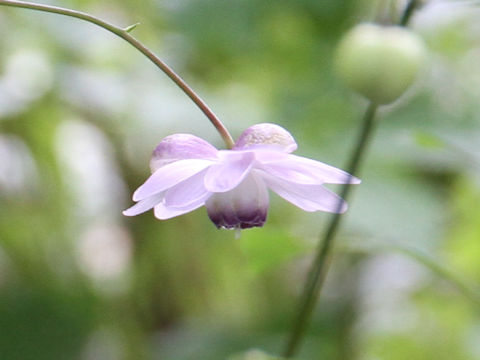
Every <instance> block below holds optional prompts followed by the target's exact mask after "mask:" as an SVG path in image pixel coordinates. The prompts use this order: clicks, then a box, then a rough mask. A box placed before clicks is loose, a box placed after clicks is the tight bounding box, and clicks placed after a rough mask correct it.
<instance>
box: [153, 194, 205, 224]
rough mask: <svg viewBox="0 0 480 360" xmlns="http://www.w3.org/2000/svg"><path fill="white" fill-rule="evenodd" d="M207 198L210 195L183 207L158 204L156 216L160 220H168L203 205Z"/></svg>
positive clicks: (155, 210)
mask: <svg viewBox="0 0 480 360" xmlns="http://www.w3.org/2000/svg"><path fill="white" fill-rule="evenodd" d="M206 198H208V196H205V198H200V199H197V200H195V201H194V202H191V203H190V204H189V205H188V206H185V207H182V208H175V207H167V206H165V204H163V203H161V204H158V205H156V206H155V209H154V214H155V217H156V218H157V219H160V220H166V219H171V218H173V217H175V216H179V215H183V214H186V213H189V212H191V211H193V210H196V209H198V208H199V207H201V206H203V205H204V204H205V200H206Z"/></svg>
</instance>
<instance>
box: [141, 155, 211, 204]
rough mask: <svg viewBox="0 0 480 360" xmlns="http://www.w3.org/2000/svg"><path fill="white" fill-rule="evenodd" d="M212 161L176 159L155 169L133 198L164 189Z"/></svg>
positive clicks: (198, 170)
mask: <svg viewBox="0 0 480 360" xmlns="http://www.w3.org/2000/svg"><path fill="white" fill-rule="evenodd" d="M213 163H214V162H213V161H210V160H202V159H186V160H178V161H175V162H173V163H170V164H167V165H165V166H163V167H161V168H160V169H158V170H157V171H155V172H154V173H153V174H152V175H151V176H150V177H149V178H148V179H147V181H145V183H144V184H143V185H142V186H140V187H139V188H138V189H137V190H136V191H135V193H134V194H133V200H134V201H138V200H142V199H145V198H146V197H149V196H151V195H154V194H157V193H159V192H162V191H165V190H167V189H168V188H171V187H172V186H174V185H176V184H178V183H179V182H181V181H183V180H185V179H188V178H189V177H191V176H193V175H195V174H196V173H199V172H200V171H202V170H203V169H205V168H207V167H208V166H211V165H212V164H213Z"/></svg>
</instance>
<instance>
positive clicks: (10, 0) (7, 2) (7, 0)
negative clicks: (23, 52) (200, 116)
mask: <svg viewBox="0 0 480 360" xmlns="http://www.w3.org/2000/svg"><path fill="white" fill-rule="evenodd" d="M0 5H4V6H12V7H17V8H24V9H31V10H38V11H44V12H49V13H54V14H59V15H65V16H70V17H73V18H77V19H80V20H84V21H88V22H90V23H92V24H95V25H97V26H100V27H102V28H104V29H105V30H108V31H110V32H111V33H113V34H115V35H117V36H119V37H120V38H122V39H123V40H125V41H126V42H128V43H129V44H130V45H132V46H133V47H134V48H135V49H137V50H138V51H140V52H141V53H142V54H143V55H145V56H146V57H147V58H148V59H150V61H152V62H153V63H154V64H155V65H156V66H157V67H158V68H159V69H160V70H162V71H163V72H164V73H165V74H166V75H167V76H168V77H169V78H170V79H171V80H172V81H173V82H174V83H175V84H176V85H177V86H178V87H179V88H180V89H182V90H183V92H184V93H185V94H186V95H187V96H188V97H189V98H190V99H191V100H192V101H193V102H194V103H195V104H196V105H197V106H198V107H199V108H200V110H201V111H202V112H203V113H204V114H205V116H207V118H208V119H209V120H210V122H211V123H212V124H213V126H215V128H216V129H217V131H218V132H219V134H220V136H221V137H222V139H223V141H224V142H225V145H226V146H227V148H229V149H231V148H232V147H233V145H234V141H233V139H232V136H231V135H230V133H229V132H228V130H227V128H226V127H225V126H224V125H223V123H222V122H221V121H220V119H219V118H218V117H217V116H216V115H215V114H214V113H213V111H212V110H211V109H210V108H209V107H208V106H207V104H206V103H205V102H204V101H203V100H202V99H201V98H200V96H198V95H197V94H196V93H195V91H193V89H192V88H191V87H190V86H188V84H187V83H186V82H185V81H184V80H183V79H182V78H181V77H180V76H178V75H177V74H176V73H175V72H174V71H173V70H172V69H171V68H170V67H169V66H168V65H167V64H165V63H164V62H163V61H162V60H160V59H159V58H158V57H157V56H156V55H155V54H154V53H153V52H152V51H150V50H149V49H148V48H147V47H146V46H145V45H143V44H142V43H141V42H140V41H138V40H137V39H135V38H134V37H133V36H132V35H130V34H129V31H131V30H132V29H133V27H134V26H130V27H127V28H125V29H123V28H120V27H118V26H115V25H112V24H110V23H108V22H106V21H104V20H102V19H99V18H97V17H95V16H92V15H90V14H86V13H83V12H80V11H76V10H71V9H65V8H61V7H56V6H49V5H41V4H35V3H30V2H24V1H15V0H0Z"/></svg>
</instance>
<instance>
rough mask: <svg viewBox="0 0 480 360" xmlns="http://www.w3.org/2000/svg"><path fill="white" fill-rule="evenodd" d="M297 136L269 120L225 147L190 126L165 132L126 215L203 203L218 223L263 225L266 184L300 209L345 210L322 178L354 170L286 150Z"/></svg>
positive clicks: (171, 212) (334, 179)
mask: <svg viewBox="0 0 480 360" xmlns="http://www.w3.org/2000/svg"><path fill="white" fill-rule="evenodd" d="M296 148H297V144H296V142H295V140H294V139H293V137H292V135H291V134H290V133H289V132H288V131H287V130H285V129H284V128H282V127H280V126H278V125H275V124H268V123H266V124H257V125H254V126H251V127H249V128H248V129H247V130H245V131H244V132H243V133H242V134H241V135H240V137H239V139H238V140H237V142H236V143H235V146H234V147H233V148H232V149H231V150H217V149H216V148H215V147H214V146H212V145H211V144H209V143H208V142H206V141H205V140H203V139H200V138H198V137H196V136H194V135H190V134H175V135H170V136H167V137H166V138H164V139H163V140H162V141H161V142H160V144H159V145H158V146H157V147H156V149H155V150H154V152H153V155H152V158H151V162H150V167H151V170H152V175H151V176H150V177H149V178H148V179H147V181H145V183H144V184H143V185H141V186H140V187H139V188H138V189H137V190H136V191H135V193H134V194H133V200H134V201H137V203H136V204H135V205H134V206H132V207H131V208H129V209H127V210H125V211H124V212H123V214H124V215H126V216H134V215H138V214H141V213H143V212H145V211H148V210H150V209H152V208H154V214H155V217H157V218H158V219H161V220H165V219H170V218H173V217H175V216H178V215H182V214H185V213H188V212H190V211H193V210H195V209H197V208H199V207H201V206H203V205H205V206H206V208H207V212H208V216H209V217H210V219H211V220H212V221H213V223H214V224H215V225H216V226H217V227H218V228H226V229H239V228H240V229H245V228H251V227H254V226H263V224H264V223H265V220H266V218H267V211H268V205H269V195H268V189H270V190H272V191H273V192H275V193H277V194H278V195H280V196H281V197H282V198H284V199H285V200H287V201H289V202H291V203H292V204H294V205H296V206H298V207H299V208H301V209H303V210H305V211H310V212H312V211H327V212H344V211H345V210H346V209H347V204H346V203H345V201H344V200H343V199H341V198H340V197H339V196H337V195H336V194H335V193H333V192H331V191H330V190H328V189H326V188H325V187H323V184H326V183H327V184H346V183H350V184H358V183H360V180H359V179H357V178H355V177H354V176H352V175H350V174H348V173H346V172H344V171H342V170H340V169H337V168H335V167H333V166H330V165H327V164H324V163H321V162H319V161H315V160H311V159H307V158H304V157H300V156H296V155H292V154H291V152H293V151H294V150H296Z"/></svg>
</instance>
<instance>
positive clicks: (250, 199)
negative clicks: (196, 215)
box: [205, 172, 269, 229]
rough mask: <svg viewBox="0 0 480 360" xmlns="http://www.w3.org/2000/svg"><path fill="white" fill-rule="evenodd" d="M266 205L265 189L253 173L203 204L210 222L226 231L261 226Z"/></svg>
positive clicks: (265, 216) (265, 212) (266, 194)
mask: <svg viewBox="0 0 480 360" xmlns="http://www.w3.org/2000/svg"><path fill="white" fill-rule="evenodd" d="M268 205H269V197H268V190H267V187H266V185H265V183H264V182H263V180H262V179H261V177H260V176H258V175H257V174H255V173H254V172H252V173H251V174H250V175H248V176H247V177H246V178H245V179H244V180H243V181H242V182H241V183H240V185H238V186H237V187H236V188H234V189H233V190H232V191H228V192H224V193H215V194H213V195H212V196H211V197H210V198H209V199H208V200H207V202H206V203H205V206H206V207H207V211H208V216H209V217H210V220H212V221H213V223H214V224H215V225H216V226H217V227H218V228H226V229H235V228H237V229H238V228H241V229H245V228H250V227H254V226H263V224H264V223H265V220H266V218H267V211H268Z"/></svg>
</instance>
